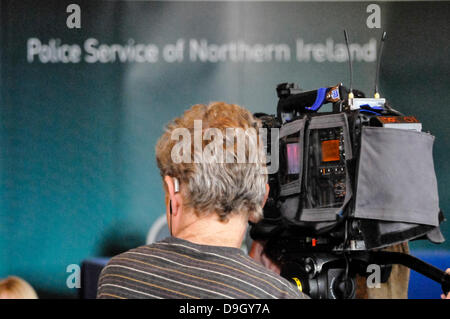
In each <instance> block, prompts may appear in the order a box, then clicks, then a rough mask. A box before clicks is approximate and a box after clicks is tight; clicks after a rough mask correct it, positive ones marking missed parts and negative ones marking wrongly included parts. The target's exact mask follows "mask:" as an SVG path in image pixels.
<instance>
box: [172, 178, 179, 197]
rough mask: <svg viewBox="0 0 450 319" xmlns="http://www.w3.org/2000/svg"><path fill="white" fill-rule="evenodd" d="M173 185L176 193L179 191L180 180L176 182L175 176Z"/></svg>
mask: <svg viewBox="0 0 450 319" xmlns="http://www.w3.org/2000/svg"><path fill="white" fill-rule="evenodd" d="M173 187H174V191H175V193H178V192H179V191H180V182H178V178H176V177H174V178H173Z"/></svg>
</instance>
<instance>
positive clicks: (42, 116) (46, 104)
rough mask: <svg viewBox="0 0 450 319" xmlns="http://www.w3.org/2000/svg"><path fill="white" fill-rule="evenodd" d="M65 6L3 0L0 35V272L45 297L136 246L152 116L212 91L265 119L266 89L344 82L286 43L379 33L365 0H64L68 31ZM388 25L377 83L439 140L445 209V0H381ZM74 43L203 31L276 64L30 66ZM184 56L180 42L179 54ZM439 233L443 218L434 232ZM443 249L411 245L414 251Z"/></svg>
mask: <svg viewBox="0 0 450 319" xmlns="http://www.w3.org/2000/svg"><path fill="white" fill-rule="evenodd" d="M72 2H73V1H70V2H67V1H43V2H39V4H37V3H36V2H33V1H2V2H1V31H0V54H1V63H0V72H1V73H0V74H1V76H0V90H1V91H0V124H1V126H0V138H1V139H0V142H1V144H0V145H1V146H0V154H1V161H0V178H1V180H0V183H1V184H0V187H1V189H0V209H1V210H0V277H4V276H6V275H9V274H16V275H19V276H22V277H24V278H25V279H27V280H28V281H29V282H30V283H32V284H33V285H34V286H35V287H37V288H38V290H39V292H41V294H43V295H47V296H52V295H57V296H75V295H76V293H77V292H76V290H75V289H69V288H67V287H66V278H67V276H68V273H66V267H67V265H69V264H79V263H80V262H81V261H82V260H83V259H84V258H87V257H90V256H109V255H112V254H115V253H118V252H121V251H124V250H126V249H129V248H131V247H134V246H137V245H141V244H143V243H144V242H145V236H146V233H147V231H148V229H149V228H150V226H151V225H152V223H153V222H154V221H155V220H156V219H157V218H158V217H159V216H160V215H161V214H162V213H163V212H164V207H163V201H162V199H163V193H162V189H161V181H160V177H159V172H158V170H157V167H156V165H155V161H154V145H155V142H156V140H157V138H158V137H159V136H160V135H161V133H162V129H163V126H164V125H165V123H167V122H168V121H169V120H170V119H171V118H173V117H174V116H176V115H179V114H181V113H182V112H183V110H185V109H186V108H188V107H189V106H190V105H192V104H195V103H208V102H210V101H217V100H225V101H227V102H231V103H237V104H240V105H243V106H245V107H247V108H249V109H250V110H251V111H263V112H267V113H274V112H275V108H276V103H277V98H276V94H275V86H276V85H277V84H278V83H281V82H297V83H299V84H300V85H301V87H303V88H305V89H316V88H318V87H321V86H329V85H334V84H337V83H340V82H343V83H344V84H347V85H348V78H349V77H348V71H347V69H348V66H347V64H346V63H345V62H328V61H326V62H316V61H309V62H299V61H296V60H295V41H296V39H297V38H301V39H303V41H304V42H305V43H325V41H326V40H327V39H328V38H331V39H332V40H333V41H334V43H343V42H344V40H343V33H342V30H343V29H344V28H347V30H348V31H349V32H350V39H351V41H352V42H354V43H359V44H365V43H367V42H369V40H370V39H371V38H376V39H377V40H378V39H379V37H380V35H381V29H369V28H367V26H366V19H367V17H368V15H369V14H368V13H367V12H366V8H367V5H368V4H369V3H367V2H345V3H338V2H330V3H323V2H320V3H314V2H311V3H309V2H306V3H305V2H280V3H273V2H261V3H260V2H168V1H163V2H142V1H136V2H133V1H127V2H121V1H89V2H85V1H77V2H76V3H78V4H79V5H80V7H81V17H82V20H81V21H82V27H81V29H68V28H67V27H66V18H67V16H68V13H66V7H67V5H68V4H69V3H72ZM379 5H380V7H381V26H382V28H384V29H385V30H386V31H387V32H388V41H387V42H386V44H385V51H384V54H383V65H382V69H381V82H380V84H381V91H382V94H383V95H384V96H386V97H387V98H388V99H389V100H390V101H391V103H392V104H393V105H394V106H395V107H396V108H398V109H399V110H401V111H402V112H404V113H407V114H413V115H416V116H417V117H418V118H419V119H420V120H421V121H422V122H423V125H424V129H425V130H431V131H432V132H433V134H434V135H436V143H435V151H434V154H435V160H436V162H435V165H436V166H435V167H436V173H437V176H438V183H439V193H440V205H441V208H442V209H443V210H444V212H446V211H447V212H448V211H450V202H449V199H448V196H447V194H448V192H449V190H450V182H449V178H450V171H449V165H450V164H449V162H448V160H447V158H448V156H449V155H450V153H449V141H448V137H449V136H450V132H449V126H448V123H449V114H450V111H449V110H448V108H447V104H448V101H449V100H450V94H449V74H450V68H449V63H450V62H449V60H448V57H449V42H448V39H449V36H450V32H449V24H448V15H449V13H450V10H449V8H450V5H449V4H448V3H446V2H443V3H442V2H436V3H428V2H427V3H422V2H410V3H391V2H381V3H379ZM29 38H38V39H40V41H41V42H42V43H48V41H49V40H50V39H52V38H53V39H56V38H58V39H60V40H61V42H62V43H68V44H78V45H80V46H81V47H82V46H83V43H84V41H85V40H86V39H87V38H96V39H97V40H98V41H99V42H100V43H104V44H108V45H111V44H113V43H117V44H126V43H127V41H129V39H134V41H135V42H136V43H146V44H147V43H154V44H155V45H157V46H158V47H160V48H163V47H164V46H165V45H166V44H170V43H175V42H176V41H177V39H180V38H183V39H185V40H187V41H188V40H189V39H197V40H200V39H206V40H207V41H208V42H209V43H216V44H223V43H228V42H230V41H237V40H242V41H245V42H246V43H248V44H254V43H261V44H268V43H286V44H288V45H289V46H290V48H291V60H290V61H289V62H276V61H271V62H261V63H260V62H230V61H228V62H218V63H212V62H199V61H197V62H192V61H190V60H189V59H188V55H187V53H186V54H185V59H184V60H183V62H174V63H169V62H166V61H164V60H163V59H160V60H159V61H158V62H156V63H135V62H126V63H120V62H114V63H92V64H90V63H86V62H84V61H81V62H80V63H75V64H64V63H41V62H39V61H37V60H34V61H33V62H32V63H29V62H28V61H27V40H28V39H29ZM186 50H187V49H186ZM374 73H375V63H374V62H358V61H356V62H355V63H354V82H355V83H354V86H355V87H356V88H359V89H361V90H363V91H365V92H366V93H368V94H372V83H373V78H374ZM442 228H443V233H444V235H445V236H446V237H449V236H450V228H449V225H448V223H447V224H445V225H444V226H443V227H442ZM416 247H422V248H427V249H450V244H449V243H448V242H446V243H444V244H443V245H440V246H435V245H433V244H431V243H429V242H418V243H413V248H416Z"/></svg>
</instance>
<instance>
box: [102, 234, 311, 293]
mask: <svg viewBox="0 0 450 319" xmlns="http://www.w3.org/2000/svg"><path fill="white" fill-rule="evenodd" d="M97 298H119V299H127V298H158V299H159V298H177V299H179V298H191V299H203V298H214V299H215V298H241V299H249V298H255V299H256V298H258V299H259V298H307V297H305V295H303V294H302V293H300V292H299V291H298V290H297V288H296V287H294V286H293V285H292V284H291V283H289V282H288V281H287V280H285V279H284V278H282V277H280V276H278V275H277V274H275V273H274V272H272V271H271V270H268V269H266V268H264V267H263V266H262V265H260V264H259V263H257V262H256V261H254V260H253V259H251V258H250V257H249V256H247V255H246V254H245V253H244V252H243V251H242V250H241V249H239V248H233V247H222V246H207V245H198V244H194V243H191V242H189V241H186V240H183V239H179V238H175V237H169V238H166V239H164V240H162V241H160V242H158V243H154V244H151V245H147V246H141V247H138V248H135V249H131V250H129V251H127V252H125V253H123V254H120V255H118V256H115V257H113V258H112V259H111V260H110V261H109V263H108V264H107V265H106V267H105V268H104V269H103V270H102V273H101V275H100V278H99V282H98V291H97Z"/></svg>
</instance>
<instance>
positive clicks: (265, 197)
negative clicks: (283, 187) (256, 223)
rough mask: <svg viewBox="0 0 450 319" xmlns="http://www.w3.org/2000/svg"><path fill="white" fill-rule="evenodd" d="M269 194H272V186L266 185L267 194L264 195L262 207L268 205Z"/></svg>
mask: <svg viewBox="0 0 450 319" xmlns="http://www.w3.org/2000/svg"><path fill="white" fill-rule="evenodd" d="M269 192H270V186H269V184H266V194H265V195H264V201H263V204H262V207H264V205H266V201H267V198H268V197H269Z"/></svg>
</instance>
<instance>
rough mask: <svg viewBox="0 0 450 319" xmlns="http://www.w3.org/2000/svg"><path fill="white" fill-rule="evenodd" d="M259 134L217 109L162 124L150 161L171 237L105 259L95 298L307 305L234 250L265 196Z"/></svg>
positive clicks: (246, 119)
mask: <svg viewBox="0 0 450 319" xmlns="http://www.w3.org/2000/svg"><path fill="white" fill-rule="evenodd" d="M259 128H260V123H259V121H257V120H256V119H255V118H254V117H253V116H252V114H251V113H250V112H248V111H247V110H245V109H244V108H242V107H240V106H237V105H233V104H226V103H223V102H216V103H211V104H210V105H194V106H193V107H192V108H190V109H189V110H187V111H186V112H185V113H184V115H183V116H182V117H179V118H176V119H174V120H173V121H172V122H171V123H169V125H168V126H167V128H166V131H165V133H164V134H163V135H162V136H161V138H160V139H159V141H158V143H157V146H156V160H157V163H158V167H159V169H160V173H161V177H162V180H163V188H164V191H165V203H166V215H167V222H168V225H169V229H170V232H171V237H169V238H166V239H164V240H162V241H160V242H157V243H154V244H151V245H147V246H141V247H138V248H135V249H132V250H129V251H127V252H125V253H123V254H120V255H118V256H116V257H114V258H112V259H111V261H110V262H109V263H108V265H107V266H106V267H105V268H104V269H103V271H102V273H101V275H100V279H99V283H98V292H97V297H98V298H195V299H198V298H244V299H248V298H255V299H257V298H307V297H306V296H305V295H304V294H302V293H301V292H300V291H298V289H297V287H294V286H293V285H292V284H291V283H289V282H288V281H287V280H285V279H284V278H282V277H280V276H279V275H277V274H276V273H274V272H272V271H271V270H269V269H267V268H265V267H263V266H262V265H261V264H259V263H257V262H256V261H254V260H253V259H251V258H250V257H249V256H248V255H246V254H245V253H244V252H243V251H242V250H241V249H240V247H241V245H242V241H243V239H244V236H245V233H246V229H247V225H248V221H249V220H250V221H254V222H256V221H258V220H259V219H260V218H261V216H262V207H263V206H264V203H265V200H266V198H267V195H268V191H269V188H268V185H267V170H266V167H265V157H264V149H263V145H262V143H261V140H260V136H259V131H258V130H259Z"/></svg>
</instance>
